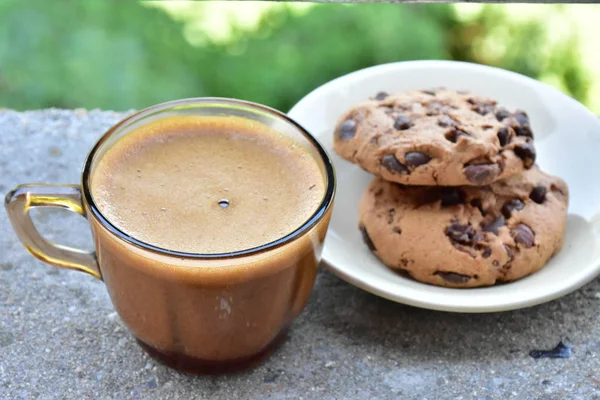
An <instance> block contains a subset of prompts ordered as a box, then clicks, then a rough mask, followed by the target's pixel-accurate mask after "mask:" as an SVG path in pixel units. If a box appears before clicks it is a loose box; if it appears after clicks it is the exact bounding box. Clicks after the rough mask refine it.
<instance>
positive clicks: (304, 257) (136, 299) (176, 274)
mask: <svg viewBox="0 0 600 400" xmlns="http://www.w3.org/2000/svg"><path fill="white" fill-rule="evenodd" d="M178 115H208V116H214V115H224V116H227V115H235V116H237V117H242V118H247V119H250V120H254V121H258V122H260V123H262V124H266V125H268V126H270V127H271V128H272V129H275V130H277V131H279V132H281V133H283V134H285V135H289V136H291V137H293V138H295V139H296V141H297V142H298V143H299V144H300V145H302V146H303V147H304V148H305V149H306V152H307V154H309V155H311V156H312V157H314V159H315V160H316V162H317V163H318V165H319V168H320V171H321V173H322V178H323V181H324V183H325V187H326V189H325V194H324V196H323V199H322V201H321V203H320V205H319V207H318V209H317V210H316V211H315V212H314V214H313V215H312V216H311V217H310V218H309V219H308V220H307V221H306V222H305V223H304V224H303V225H302V226H299V227H298V228H297V229H296V230H295V231H293V232H292V233H290V234H288V235H286V236H284V237H282V238H280V239H278V240H276V241H274V242H271V243H265V244H264V245H261V246H259V247H256V248H252V249H248V250H243V251H236V252H231V253H226V254H192V253H183V252H178V251H172V250H167V249H163V248H159V247H156V246H153V245H152V244H149V243H144V242H142V241H140V240H137V239H136V238H134V237H131V236H129V235H128V234H127V232H123V231H121V230H119V229H118V228H117V227H116V226H115V225H113V224H112V223H111V222H110V221H108V220H107V219H106V218H105V217H104V216H103V215H102V213H101V212H100V210H99V209H98V207H97V206H96V204H95V203H94V199H93V197H92V195H91V193H90V186H91V185H90V180H91V179H92V178H93V176H94V171H95V168H96V166H97V165H98V161H99V160H100V159H101V158H102V157H103V155H104V154H105V153H106V152H107V151H110V147H111V145H112V144H113V143H114V142H115V141H117V140H119V139H120V138H122V137H123V136H125V135H127V134H128V133H130V132H131V131H132V130H134V129H135V128H137V127H139V126H141V125H144V124H146V123H149V122H152V121H155V120H158V119H161V118H164V117H172V116H178ZM334 192H335V176H334V170H333V166H332V164H331V161H330V159H329V157H328V156H327V153H326V152H325V150H324V149H323V148H322V147H321V145H320V144H319V143H318V142H317V141H316V140H315V139H314V138H313V137H312V136H311V135H310V134H309V133H308V132H307V131H306V130H304V129H303V128H302V127H301V126H300V125H298V124H297V123H296V122H294V121H292V120H291V119H290V118H288V117H287V116H286V115H285V114H283V113H281V112H279V111H276V110H273V109H270V108H268V107H265V106H261V105H258V104H254V103H250V102H245V101H240V100H232V99H219V98H199V99H186V100H178V101H172V102H168V103H164V104H159V105H156V106H153V107H150V108H147V109H145V110H142V111H140V112H138V113H136V114H134V115H132V116H130V117H127V118H125V119H124V120H122V121H120V122H119V123H117V124H116V125H115V126H113V127H112V128H111V129H109V130H108V132H106V133H105V134H104V136H102V138H100V140H99V141H98V142H97V143H96V144H95V145H94V147H93V148H92V150H91V152H90V153H89V155H88V157H87V159H86V161H85V165H84V168H83V173H82V178H81V184H80V185H42V184H29V185H20V186H17V187H16V188H15V189H13V190H12V191H11V192H10V193H8V194H7V196H6V200H5V206H6V209H7V212H8V216H9V218H10V221H11V223H12V226H13V228H14V230H15V232H16V233H17V235H18V237H19V239H20V240H21V242H22V243H23V245H24V246H25V248H26V249H27V250H28V251H29V252H30V253H31V254H32V255H33V256H35V257H36V258H38V259H40V260H42V261H44V262H46V263H48V264H51V265H54V266H57V267H62V268H70V269H75V270H79V271H83V272H87V273H88V274H90V275H92V276H94V277H96V278H98V279H101V280H103V281H104V283H105V284H106V287H107V290H108V292H109V294H110V298H111V300H112V303H113V305H114V307H115V309H116V311H117V312H118V314H119V316H120V317H121V319H122V320H123V322H124V323H125V325H126V326H127V327H128V328H129V330H130V331H131V332H132V333H133V335H134V336H135V337H136V339H137V340H138V342H139V344H140V345H141V346H142V347H143V348H144V349H145V350H146V351H147V352H148V353H149V354H150V355H151V356H153V357H154V358H156V359H158V360H159V361H161V362H163V363H165V364H167V365H169V366H172V367H174V368H176V369H179V370H183V371H187V372H195V373H221V372H228V371H232V370H239V369H245V368H247V367H249V366H252V365H255V364H257V363H258V362H260V361H261V360H263V359H265V358H266V357H267V356H268V355H269V354H270V353H271V351H272V350H273V349H274V348H275V347H276V345H277V343H278V342H280V339H281V338H282V337H284V335H285V332H286V330H287V328H288V326H289V325H290V323H291V322H292V321H293V320H294V318H296V316H297V315H298V314H299V313H300V311H301V310H302V309H303V307H304V306H305V304H306V302H307V300H308V297H309V295H310V292H311V290H312V287H313V285H314V281H315V276H316V271H317V266H318V264H319V261H320V258H321V249H322V246H323V241H324V238H325V233H326V230H327V226H328V224H329V219H330V217H331V209H332V205H333V199H334ZM34 207H62V208H66V209H68V210H71V211H73V212H76V213H78V214H81V215H82V216H84V217H85V218H87V219H88V221H89V223H90V227H91V231H92V236H93V238H94V242H95V252H93V253H88V252H85V251H82V250H78V249H73V248H68V247H64V246H60V245H57V244H54V243H50V242H49V241H47V240H46V239H44V238H43V237H42V236H41V235H40V233H39V232H38V231H37V230H36V228H35V226H34V224H33V222H32V220H31V217H30V215H29V210H30V209H31V208H34ZM282 212H290V211H289V210H282ZM257 222H259V221H257Z"/></svg>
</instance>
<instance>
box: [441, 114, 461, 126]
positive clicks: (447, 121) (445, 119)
mask: <svg viewBox="0 0 600 400" xmlns="http://www.w3.org/2000/svg"><path fill="white" fill-rule="evenodd" d="M438 125H439V126H441V127H444V128H447V127H449V126H456V125H458V122H457V121H456V120H454V119H452V118H450V117H449V116H447V115H442V116H441V117H440V118H439V119H438Z"/></svg>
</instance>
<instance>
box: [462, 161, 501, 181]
mask: <svg viewBox="0 0 600 400" xmlns="http://www.w3.org/2000/svg"><path fill="white" fill-rule="evenodd" d="M464 173H465V177H466V178H467V180H468V181H469V182H471V183H472V184H474V185H486V184H488V183H491V182H493V181H494V179H495V178H496V177H497V176H498V175H500V166H499V165H498V164H476V165H467V166H466V167H465V169H464Z"/></svg>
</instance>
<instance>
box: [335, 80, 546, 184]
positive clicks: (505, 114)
mask: <svg viewBox="0 0 600 400" xmlns="http://www.w3.org/2000/svg"><path fill="white" fill-rule="evenodd" d="M382 93H383V92H382ZM382 93H378V94H377V95H376V96H375V97H373V98H372V99H371V100H369V101H366V102H364V103H362V104H358V105H356V106H355V107H353V108H351V109H350V110H348V111H347V112H346V113H344V115H342V117H341V118H340V119H339V121H338V123H337V124H336V127H335V132H334V150H335V151H336V152H337V153H338V154H339V155H340V156H341V157H342V158H344V159H345V160H348V161H351V162H353V163H356V164H358V165H359V166H361V167H362V168H363V169H365V170H366V171H368V172H371V173H372V174H375V175H376V176H379V177H381V178H383V179H385V180H388V181H392V182H398V183H402V184H404V185H426V186H433V185H436V186H461V185H469V186H484V185H488V184H490V183H492V182H495V181H497V180H501V179H506V178H508V177H511V176H513V175H517V174H519V173H521V172H523V171H525V170H527V169H529V168H531V167H532V166H533V165H534V163H535V156H536V153H535V147H534V145H533V131H532V129H531V124H530V122H529V118H528V116H527V114H526V113H525V112H524V111H520V110H516V111H509V110H507V109H506V108H504V107H501V106H499V105H498V104H497V103H496V101H494V100H490V99H486V98H483V97H479V96H476V95H474V94H470V93H468V92H457V91H452V90H445V89H436V90H412V91H408V92H404V93H400V94H395V95H388V94H387V93H384V94H385V95H384V94H382Z"/></svg>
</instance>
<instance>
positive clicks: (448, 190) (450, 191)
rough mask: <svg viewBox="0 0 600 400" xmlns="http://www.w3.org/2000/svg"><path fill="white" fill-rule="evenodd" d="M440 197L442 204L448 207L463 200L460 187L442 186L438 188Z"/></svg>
mask: <svg viewBox="0 0 600 400" xmlns="http://www.w3.org/2000/svg"><path fill="white" fill-rule="evenodd" d="M440 198H441V199H442V206H444V207H450V206H455V205H457V204H461V203H462V202H464V199H465V195H464V193H463V192H462V191H461V190H460V189H457V188H453V187H442V188H441V189H440Z"/></svg>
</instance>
